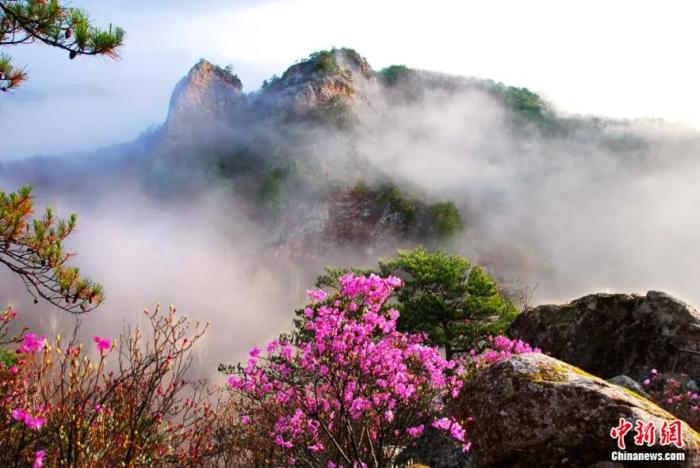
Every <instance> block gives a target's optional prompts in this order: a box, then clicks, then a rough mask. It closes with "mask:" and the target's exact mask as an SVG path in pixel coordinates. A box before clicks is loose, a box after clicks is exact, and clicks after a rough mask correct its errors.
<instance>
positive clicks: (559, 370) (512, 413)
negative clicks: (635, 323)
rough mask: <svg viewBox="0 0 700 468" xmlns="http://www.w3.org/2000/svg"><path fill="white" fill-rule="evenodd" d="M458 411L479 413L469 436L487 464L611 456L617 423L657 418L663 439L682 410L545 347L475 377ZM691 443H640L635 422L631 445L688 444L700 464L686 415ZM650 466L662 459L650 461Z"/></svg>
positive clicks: (584, 463)
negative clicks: (561, 358)
mask: <svg viewBox="0 0 700 468" xmlns="http://www.w3.org/2000/svg"><path fill="white" fill-rule="evenodd" d="M458 408H459V410H458V413H460V416H462V417H467V416H471V417H472V418H473V424H472V426H471V427H470V429H469V437H470V439H471V440H472V442H473V444H474V449H473V451H474V456H475V460H476V462H477V464H478V465H479V466H504V467H508V466H510V467H515V466H518V467H521V466H542V467H547V466H574V467H576V466H581V467H588V466H591V465H594V464H596V463H599V462H609V461H611V460H610V457H611V453H612V452H613V451H616V450H617V446H616V442H615V440H614V439H612V438H611V437H610V430H611V429H612V428H613V427H615V426H617V425H618V421H619V419H620V418H625V419H627V420H628V421H630V422H632V423H633V424H635V423H636V421H637V420H642V421H644V422H654V424H655V427H656V428H657V438H656V439H657V441H658V440H660V431H659V429H660V428H661V426H662V424H663V422H671V421H674V420H675V419H676V418H675V417H674V416H673V415H671V414H670V413H668V412H666V411H664V410H663V409H661V408H659V407H658V406H656V405H655V404H654V403H652V402H651V401H649V400H647V399H645V398H643V397H641V396H640V395H638V394H636V393H635V392H632V391H630V390H628V389H625V388H623V387H619V386H617V385H614V384H610V383H608V382H606V381H604V380H603V379H600V378H598V377H596V376H593V375H591V374H589V373H588V372H585V371H583V370H581V369H579V368H577V367H575V366H572V365H569V364H567V363H565V362H562V361H558V360H556V359H554V358H552V357H549V356H546V355H544V354H539V353H532V354H522V355H518V356H514V357H513V358H511V359H509V360H506V361H503V362H500V363H497V364H495V365H493V366H491V367H489V368H487V369H486V370H484V371H483V372H481V373H478V374H477V375H475V376H474V377H473V378H472V379H471V380H469V381H468V382H467V383H466V384H465V387H464V389H463V390H462V393H461V396H460V399H459V403H458ZM682 432H683V433H682V436H683V441H684V444H685V445H684V447H683V448H682V449H677V448H675V446H662V445H659V444H657V445H655V446H653V447H638V446H636V445H635V444H634V441H633V437H634V430H631V431H630V432H629V433H628V434H627V436H626V438H625V441H626V445H627V451H628V452H635V451H636V452H645V451H647V452H674V451H676V452H678V451H683V452H684V453H685V456H686V461H685V462H684V463H683V464H677V465H673V464H672V463H668V462H667V463H666V464H664V465H656V466H697V465H694V464H696V463H697V464H700V452H699V447H700V444H699V443H698V434H697V433H696V432H695V431H693V430H692V429H691V428H690V427H689V426H688V425H687V424H685V423H683V431H682ZM648 466H655V465H654V464H653V463H648Z"/></svg>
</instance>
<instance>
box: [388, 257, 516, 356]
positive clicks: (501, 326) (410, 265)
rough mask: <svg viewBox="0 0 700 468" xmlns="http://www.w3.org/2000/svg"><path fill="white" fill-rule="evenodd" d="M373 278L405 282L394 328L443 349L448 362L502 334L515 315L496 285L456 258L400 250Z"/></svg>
mask: <svg viewBox="0 0 700 468" xmlns="http://www.w3.org/2000/svg"><path fill="white" fill-rule="evenodd" d="M379 274H380V275H382V276H386V275H395V276H398V277H399V278H401V279H402V280H403V281H404V282H405V284H404V286H403V287H402V288H400V289H399V290H398V291H397V292H396V305H397V308H398V310H399V312H400V313H401V317H400V319H399V323H398V325H399V328H400V329H402V330H405V331H411V332H424V333H426V334H427V335H428V337H429V339H430V341H431V342H432V343H433V344H435V345H438V346H442V347H444V348H445V352H446V355H447V358H448V359H449V358H451V357H452V356H454V354H455V353H458V352H462V353H463V352H467V351H468V350H469V349H471V348H473V347H476V346H478V345H479V342H480V341H482V340H483V339H484V338H485V337H486V336H488V335H495V334H498V333H499V332H501V331H503V330H505V329H506V328H507V327H508V325H509V324H510V322H511V321H512V320H513V319H514V318H515V315H516V313H517V311H516V308H515V306H514V305H513V304H512V303H511V302H510V301H509V300H507V299H506V298H504V297H503V295H502V294H501V292H500V291H499V289H498V285H497V284H496V281H495V280H494V279H493V278H492V277H491V276H490V275H489V274H488V273H486V271H484V269H483V268H481V267H480V266H478V265H475V264H473V263H472V262H471V261H469V260H468V259H467V258H465V257H462V256H460V255H449V254H447V253H446V252H444V251H442V250H438V251H436V252H428V251H427V250H425V249H424V248H417V249H415V250H401V251H399V253H398V255H397V256H396V257H395V258H393V259H391V260H389V261H387V262H380V264H379Z"/></svg>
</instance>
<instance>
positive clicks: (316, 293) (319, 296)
mask: <svg viewBox="0 0 700 468" xmlns="http://www.w3.org/2000/svg"><path fill="white" fill-rule="evenodd" d="M306 295H307V296H309V297H310V298H311V299H313V300H314V301H316V302H321V301H323V300H324V299H326V297H328V294H327V293H326V291H324V290H323V289H309V290H307V291H306Z"/></svg>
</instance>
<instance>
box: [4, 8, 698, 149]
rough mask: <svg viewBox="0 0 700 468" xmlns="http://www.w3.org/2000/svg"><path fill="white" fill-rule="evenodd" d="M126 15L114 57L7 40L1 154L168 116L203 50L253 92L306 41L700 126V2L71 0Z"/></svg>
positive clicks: (121, 138) (79, 141)
mask: <svg viewBox="0 0 700 468" xmlns="http://www.w3.org/2000/svg"><path fill="white" fill-rule="evenodd" d="M72 5H73V6H78V7H84V8H85V9H87V10H88V11H89V13H90V14H91V16H92V17H93V19H94V21H95V23H96V24H98V25H105V24H107V23H109V22H112V23H114V24H117V25H120V26H122V27H124V28H125V29H126V31H127V37H126V44H125V46H124V47H123V49H122V51H121V59H120V60H119V61H112V60H110V59H106V58H97V59H96V58H92V57H79V58H78V59H76V60H73V61H70V60H68V57H67V56H66V54H65V53H63V52H62V51H58V50H54V49H51V48H49V47H46V46H41V45H28V46H17V47H13V48H4V49H5V50H4V52H5V53H9V54H10V55H11V56H12V57H13V58H14V59H15V61H16V63H18V64H21V65H26V66H27V68H28V71H29V74H30V75H29V81H28V82H27V83H26V85H25V86H23V87H22V88H20V89H18V90H16V91H14V92H12V93H11V94H9V95H4V96H0V121H1V122H2V125H0V142H1V143H2V144H1V145H0V160H6V159H11V158H17V157H25V156H29V155H32V154H37V153H42V154H52V153H61V152H70V151H84V150H89V149H92V148H95V147H98V146H104V145H110V144H114V143H119V142H126V141H129V140H132V139H133V138H135V137H137V136H138V135H139V134H140V133H141V132H143V131H144V130H146V129H147V128H149V127H151V126H154V125H158V124H160V123H162V122H163V120H164V119H165V116H166V114H167V108H168V101H169V98H170V93H171V91H172V89H173V87H174V85H175V83H176V82H177V81H178V80H179V79H180V78H181V77H182V76H184V75H185V74H186V73H187V71H188V70H189V68H190V67H191V66H192V65H193V64H194V63H195V62H196V61H197V60H198V59H199V58H202V57H205V58H208V59H209V60H211V61H213V62H215V63H219V64H222V65H225V64H232V65H233V66H234V69H235V71H236V72H237V73H238V75H239V76H240V78H241V80H242V81H243V84H244V90H246V91H254V90H256V89H258V88H259V86H260V84H261V82H262V80H263V79H265V78H268V77H269V76H271V75H272V74H273V73H276V74H281V73H282V72H283V71H284V69H285V68H286V67H287V66H289V65H290V64H292V63H294V62H295V61H297V60H299V59H301V58H303V57H305V56H307V55H308V54H309V53H310V52H312V51H314V50H319V49H325V48H330V47H333V46H338V47H341V46H347V47H352V48H355V49H356V50H357V51H358V52H360V53H361V54H362V55H364V56H365V57H366V58H367V59H368V60H369V62H370V63H371V64H372V65H373V66H374V68H376V69H380V68H382V67H385V66H388V65H391V64H395V63H398V64H405V65H408V66H411V67H415V68H421V69H428V70H434V71H441V72H446V73H452V74H459V75H465V76H475V77H481V78H491V79H494V80H497V81H503V82H505V83H506V84H509V85H515V86H525V87H528V88H530V89H532V90H534V91H536V92H538V93H539V94H541V95H543V96H544V97H546V98H547V99H548V100H550V101H551V102H552V103H554V105H555V106H556V108H557V109H559V110H560V111H561V112H564V113H576V114H595V115H601V116H607V117H613V118H663V119H666V120H670V121H674V122H679V123H683V124H686V125H688V126H691V127H696V128H697V127H700V106H697V103H698V102H700V87H699V86H697V83H698V82H700V67H698V65H697V53H696V47H697V44H698V43H700V28H697V27H696V26H697V25H696V23H697V18H698V16H699V15H698V14H699V13H700V4H698V2H695V1H683V0H677V1H674V2H662V1H643V0H636V1H628V0H617V1H615V2H609V1H607V2H606V1H599V0H586V1H561V0H531V1H527V2H524V1H522V0H513V1H505V0H492V1H488V2H485V1H481V2H471V1H465V0H460V1H440V0H433V1H430V2H427V1H407V0H403V1H393V0H383V1H381V2H378V1H376V0H375V1H367V0H355V1H353V2H346V1H336V0H270V1H251V0H244V1H235V0H229V1H224V0H198V1H197V2H194V1H172V0H171V1H165V0H149V1H148V2H144V1H141V0H111V1H109V2H107V1H104V0H74V1H73V2H72Z"/></svg>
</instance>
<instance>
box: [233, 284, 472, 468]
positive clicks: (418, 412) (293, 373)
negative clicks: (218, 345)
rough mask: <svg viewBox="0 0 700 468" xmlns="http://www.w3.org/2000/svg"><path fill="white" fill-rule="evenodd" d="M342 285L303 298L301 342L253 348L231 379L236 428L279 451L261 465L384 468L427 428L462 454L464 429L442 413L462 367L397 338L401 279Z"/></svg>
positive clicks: (411, 338)
mask: <svg viewBox="0 0 700 468" xmlns="http://www.w3.org/2000/svg"><path fill="white" fill-rule="evenodd" d="M339 284H340V289H339V292H338V293H337V294H336V295H335V296H333V297H328V296H327V295H326V293H325V292H324V291H322V290H313V291H309V292H308V294H309V296H310V297H311V299H312V303H311V304H310V305H309V306H308V307H307V308H306V309H305V311H304V317H305V318H304V322H303V324H302V325H303V327H304V329H305V330H306V331H307V332H308V333H309V334H308V335H307V336H304V337H303V338H300V339H298V340H297V342H296V343H295V344H293V343H292V342H291V341H290V340H284V339H281V340H274V341H272V342H271V343H270V344H269V345H268V346H267V349H266V350H267V355H266V357H263V356H262V355H261V350H260V349H259V348H253V349H252V350H251V351H250V354H249V359H248V361H247V363H246V365H241V366H240V367H239V371H238V372H237V373H236V374H234V375H231V376H230V378H229V384H230V386H231V387H232V388H233V389H234V391H235V393H236V394H237V396H238V398H239V401H240V402H241V405H240V411H241V412H242V414H241V420H240V423H241V424H242V425H245V426H246V427H247V428H248V430H249V431H258V432H259V433H261V434H266V435H267V436H269V437H270V439H271V441H272V444H273V448H274V447H276V449H275V450H273V452H274V453H273V455H272V457H273V458H274V457H275V456H277V457H278V458H277V459H268V460H265V462H266V463H273V464H274V463H285V464H295V463H297V462H299V463H301V464H312V465H314V466H317V465H323V466H328V467H339V466H346V467H351V466H368V465H373V466H383V465H384V464H386V463H387V462H389V461H390V460H391V459H392V458H393V456H394V455H395V454H396V453H397V450H399V448H400V447H403V446H406V445H408V444H410V443H412V441H413V440H414V439H416V438H417V437H420V436H421V435H422V433H423V431H424V429H425V426H426V425H433V426H434V427H437V428H440V429H443V430H445V431H446V432H447V434H449V435H450V436H451V437H452V438H453V439H455V440H457V441H459V443H461V444H463V446H464V448H465V449H468V448H469V443H468V441H467V436H466V430H465V429H464V427H463V426H462V424H461V423H460V422H459V421H457V420H455V419H453V418H449V415H445V414H444V413H445V411H446V409H445V408H446V406H445V402H446V401H447V400H449V399H450V398H454V397H456V396H457V395H458V393H459V390H460V388H461V380H460V379H459V373H460V372H461V369H460V368H458V365H457V364H456V363H455V362H454V361H446V360H445V359H444V358H443V357H441V355H440V353H439V351H438V350H437V349H436V348H433V347H430V346H427V345H426V344H424V342H423V339H424V337H423V336H422V335H416V334H408V333H401V332H398V331H397V330H396V321H397V319H398V318H399V312H398V311H396V310H395V309H391V308H387V307H386V302H387V300H388V298H389V297H390V296H391V294H392V293H393V291H394V289H395V288H398V287H400V286H401V285H402V282H401V280H400V279H399V278H396V277H391V276H390V277H387V278H380V277H378V276H376V275H370V276H356V275H354V274H347V275H345V276H343V277H341V278H340V282H339ZM270 414H272V415H274V417H272V418H270V417H267V416H266V415H268V416H269V415H270Z"/></svg>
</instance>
